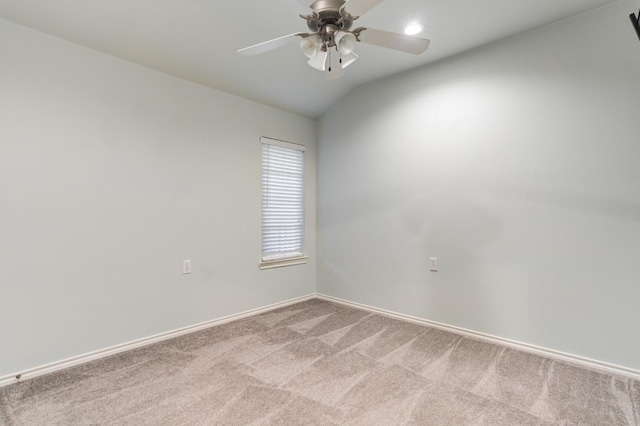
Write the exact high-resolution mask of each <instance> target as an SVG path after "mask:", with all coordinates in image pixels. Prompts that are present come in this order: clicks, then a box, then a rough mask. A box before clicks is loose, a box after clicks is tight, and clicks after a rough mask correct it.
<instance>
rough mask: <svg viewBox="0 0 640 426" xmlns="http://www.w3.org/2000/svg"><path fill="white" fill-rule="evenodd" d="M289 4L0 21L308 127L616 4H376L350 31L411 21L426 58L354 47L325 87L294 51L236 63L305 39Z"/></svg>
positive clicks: (442, 0) (60, 9) (82, 8)
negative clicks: (345, 100)
mask: <svg viewBox="0 0 640 426" xmlns="http://www.w3.org/2000/svg"><path fill="white" fill-rule="evenodd" d="M292 1H293V2H295V1H298V0H224V1H223V0H55V1H54V0H0V17H2V18H5V19H7V20H9V21H13V22H16V23H19V24H23V25H25V26H28V27H31V28H34V29H36V30H40V31H43V32H46V33H49V34H52V35H55V36H58V37H61V38H63V39H67V40H70V41H73V42H76V43H79V44H82V45H85V46H88V47H91V48H93V49H96V50H99V51H102V52H106V53H109V54H111V55H114V56H117V57H120V58H123V59H127V60H129V61H132V62H136V63H138V64H141V65H145V66H148V67H150V68H155V69H157V70H160V71H163V72H166V73H168V74H172V75H175V76H177V77H181V78H184V79H187V80H191V81H194V82H197V83H200V84H203V85H205V86H210V87H213V88H216V89H219V90H223V91H225V92H229V93H232V94H235V95H238V96H242V97H244V98H248V99H252V100H255V101H257V102H261V103H264V104H267V105H272V106H274V107H277V108H280V109H283V110H286V111H290V112H294V113H296V114H300V115H303V116H307V117H311V118H317V117H319V116H320V115H321V114H322V113H323V112H325V111H326V110H327V109H328V108H329V107H330V106H331V105H332V104H334V103H335V102H337V101H338V100H339V99H340V98H341V97H343V96H344V95H345V94H347V93H348V92H349V91H351V90H352V89H353V88H355V87H357V86H359V85H361V84H364V83H367V82H370V81H373V80H376V79H379V78H382V77H386V76H388V75H391V74H394V73H398V72H401V71H404V70H407V69H410V68H415V67H418V66H421V65H424V64H427V63H429V62H433V61H436V60H439V59H442V58H445V57H447V56H451V55H455V54H457V53H460V52H463V51H465V50H469V49H473V48H475V47H478V46H481V45H483V44H487V43H490V42H492V41H495V40H498V39H501V38H505V37H508V36H511V35H514V34H517V33H521V32H524V31H527V30H530V29H533V28H536V27H539V26H541V25H544V24H547V23H550V22H553V21H557V20H559V19H563V18H566V17H569V16H571V15H575V14H577V13H580V12H583V11H586V10H589V9H592V8H595V7H599V6H602V5H605V4H607V3H612V2H614V1H616V0H484V1H477V0H386V1H384V2H382V3H381V4H380V5H379V6H377V7H376V8H375V9H373V10H372V11H370V12H369V13H367V14H366V15H365V16H363V17H362V18H361V19H359V20H358V21H357V22H356V24H355V25H354V27H355V26H368V27H371V28H377V29H381V30H387V31H394V32H401V31H402V29H403V26H404V25H405V24H406V23H408V22H409V21H419V22H421V23H422V24H424V26H425V28H426V29H425V32H424V33H423V34H421V35H420V36H422V37H425V38H428V39H430V40H431V46H430V47H429V50H427V51H426V52H425V53H423V54H422V55H421V56H413V55H409V54H405V53H400V52H395V51H392V50H388V49H384V48H379V47H374V46H370V45H365V44H359V45H358V47H357V50H356V53H358V54H359V55H360V59H359V60H358V61H356V62H355V63H354V64H353V65H351V66H350V67H349V68H347V69H346V70H345V76H344V77H343V78H341V79H340V80H335V81H326V80H325V78H324V75H323V73H321V72H319V71H316V70H314V69H313V68H311V67H309V66H308V65H307V64H306V58H305V57H304V56H303V55H302V53H301V52H300V49H299V47H298V46H297V45H296V44H292V45H288V46H285V47H283V48H281V49H278V50H275V51H271V52H267V53H264V54H262V55H259V56H253V57H243V56H240V55H238V54H237V53H236V50H237V49H239V48H242V47H246V46H249V45H253V44H256V43H259V42H262V41H266V40H269V39H272V38H276V37H279V36H282V35H286V34H290V33H295V32H304V31H306V30H307V27H306V22H305V21H304V20H302V19H301V18H299V17H298V15H297V13H296V10H295V9H296V8H295V7H291V2H292ZM299 1H300V2H301V3H303V4H305V5H308V4H310V3H311V0H299ZM287 3H289V4H287ZM303 7H304V6H303ZM347 10H349V8H348V6H347Z"/></svg>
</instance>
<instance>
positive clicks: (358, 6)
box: [345, 0, 382, 16]
mask: <svg viewBox="0 0 640 426" xmlns="http://www.w3.org/2000/svg"><path fill="white" fill-rule="evenodd" d="M380 3H382V0H349V1H347V4H346V5H345V9H346V10H347V12H349V13H350V14H352V15H353V16H362V15H364V14H365V13H367V12H368V11H370V10H371V9H373V8H374V7H376V6H377V5H379V4H380Z"/></svg>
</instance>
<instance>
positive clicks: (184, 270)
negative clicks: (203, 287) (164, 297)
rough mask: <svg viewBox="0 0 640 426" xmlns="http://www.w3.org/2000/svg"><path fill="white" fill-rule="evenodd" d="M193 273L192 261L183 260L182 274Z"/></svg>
mask: <svg viewBox="0 0 640 426" xmlns="http://www.w3.org/2000/svg"><path fill="white" fill-rule="evenodd" d="M190 273H191V261H190V260H183V261H182V274H183V275H186V274H190Z"/></svg>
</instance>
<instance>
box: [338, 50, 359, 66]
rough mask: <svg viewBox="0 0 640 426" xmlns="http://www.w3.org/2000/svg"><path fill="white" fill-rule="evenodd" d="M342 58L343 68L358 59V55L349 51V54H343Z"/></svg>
mask: <svg viewBox="0 0 640 426" xmlns="http://www.w3.org/2000/svg"><path fill="white" fill-rule="evenodd" d="M340 59H342V68H346V67H348V66H349V65H351V64H352V63H354V62H355V61H356V59H358V55H356V54H355V53H349V54H348V55H342V56H341V58H340Z"/></svg>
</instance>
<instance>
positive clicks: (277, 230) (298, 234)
mask: <svg viewBox="0 0 640 426" xmlns="http://www.w3.org/2000/svg"><path fill="white" fill-rule="evenodd" d="M303 243H304V146H303V145H297V144H293V143H288V142H282V141H278V140H274V139H269V138H262V264H261V267H271V266H269V265H272V266H284V265H289V264H296V263H304V262H305V261H306V256H304V253H303Z"/></svg>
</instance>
